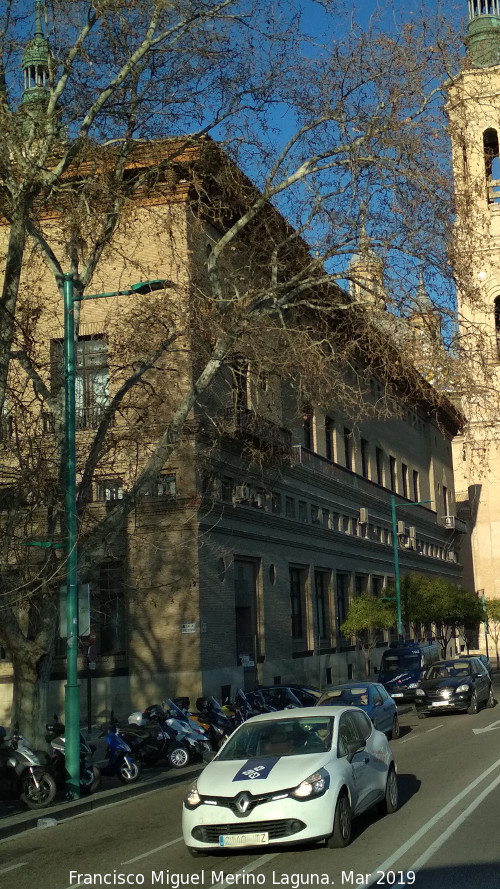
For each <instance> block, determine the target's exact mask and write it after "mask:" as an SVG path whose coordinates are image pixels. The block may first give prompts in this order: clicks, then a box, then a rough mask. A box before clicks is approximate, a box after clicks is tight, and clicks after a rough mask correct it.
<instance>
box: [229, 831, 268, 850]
mask: <svg viewBox="0 0 500 889" xmlns="http://www.w3.org/2000/svg"><path fill="white" fill-rule="evenodd" d="M268 842H269V834H268V833H229V834H226V833H224V834H221V835H220V836H219V846H225V847H230V846H238V847H239V846H266V845H267V844H268Z"/></svg>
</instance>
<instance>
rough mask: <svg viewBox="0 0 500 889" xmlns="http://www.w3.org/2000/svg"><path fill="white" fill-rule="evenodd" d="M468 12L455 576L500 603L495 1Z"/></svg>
mask: <svg viewBox="0 0 500 889" xmlns="http://www.w3.org/2000/svg"><path fill="white" fill-rule="evenodd" d="M468 9H469V22H468V27H467V34H466V38H465V44H466V49H467V61H466V64H465V66H464V69H463V71H462V72H461V74H460V76H459V77H458V78H457V79H456V80H454V82H453V84H452V85H451V86H450V88H449V95H448V115H449V130H450V138H451V144H452V160H453V171H454V188H455V196H456V209H457V225H456V248H457V249H456V250H455V257H456V262H457V263H461V262H462V261H464V257H467V260H466V261H467V263H468V269H467V270H465V269H460V272H461V277H462V280H465V281H466V283H465V284H464V287H463V289H462V290H461V291H460V292H459V293H458V294H457V298H458V325H459V343H460V346H461V360H462V362H463V365H464V367H466V369H467V372H468V377H469V379H468V384H467V385H468V388H469V391H468V397H467V407H466V408H465V411H466V413H467V415H468V423H467V426H466V427H465V429H464V432H463V435H460V436H457V438H456V439H455V441H454V443H453V449H454V471H455V487H456V491H457V500H458V501H459V515H461V516H462V517H463V518H464V519H465V520H466V521H467V522H468V524H469V527H470V556H469V557H467V553H466V551H465V550H464V556H463V561H464V568H465V579H466V582H467V583H468V585H469V586H470V588H471V589H472V590H476V591H478V593H479V594H481V595H482V594H484V596H485V598H486V599H490V598H498V597H500V576H499V571H498V566H499V555H498V553H499V551H500V550H499V547H500V425H499V404H498V394H499V390H500V295H499V294H500V169H499V147H498V146H499V142H498V140H499V136H498V134H499V131H500V103H499V99H498V95H499V86H500V5H499V3H498V0H488V2H479V0H469V2H468ZM467 273H468V274H467ZM471 381H472V383H471ZM464 404H465V402H464ZM483 641H484V640H483Z"/></svg>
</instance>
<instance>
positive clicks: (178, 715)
mask: <svg viewBox="0 0 500 889" xmlns="http://www.w3.org/2000/svg"><path fill="white" fill-rule="evenodd" d="M163 709H164V710H165V711H168V712H166V715H167V717H168V716H170V717H171V718H172V719H178V720H179V722H184V723H186V724H187V725H189V717H188V716H187V715H186V713H185V712H184V710H181V708H180V707H178V706H177V704H174V702H173V700H172V698H165V700H164V701H163Z"/></svg>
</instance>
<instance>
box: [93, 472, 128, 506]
mask: <svg viewBox="0 0 500 889" xmlns="http://www.w3.org/2000/svg"><path fill="white" fill-rule="evenodd" d="M96 498H97V500H105V501H106V503H113V502H114V501H115V500H123V481H122V480H121V479H119V478H107V479H101V481H99V482H97V486H96Z"/></svg>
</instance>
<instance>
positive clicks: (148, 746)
mask: <svg viewBox="0 0 500 889" xmlns="http://www.w3.org/2000/svg"><path fill="white" fill-rule="evenodd" d="M120 734H121V736H122V738H124V739H125V741H126V742H127V744H128V745H129V747H130V748H131V750H132V753H133V755H134V757H135V758H136V759H138V760H139V762H140V763H141V764H142V765H143V766H152V765H155V764H156V763H157V762H160V761H161V760H166V762H168V764H169V765H170V766H172V767H173V768H174V769H180V768H182V767H183V766H185V765H187V764H188V762H189V748H188V746H187V745H186V743H185V741H184V740H178V739H177V734H176V732H175V731H174V729H172V728H171V727H170V726H168V725H167V724H166V721H165V719H164V718H162V716H161V715H159V716H158V718H157V719H156V720H152V719H149V720H146V719H144V716H143V714H142V713H141V712H140V711H137V712H135V713H131V714H130V716H129V720H128V725H127V728H121V729H120Z"/></svg>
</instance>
